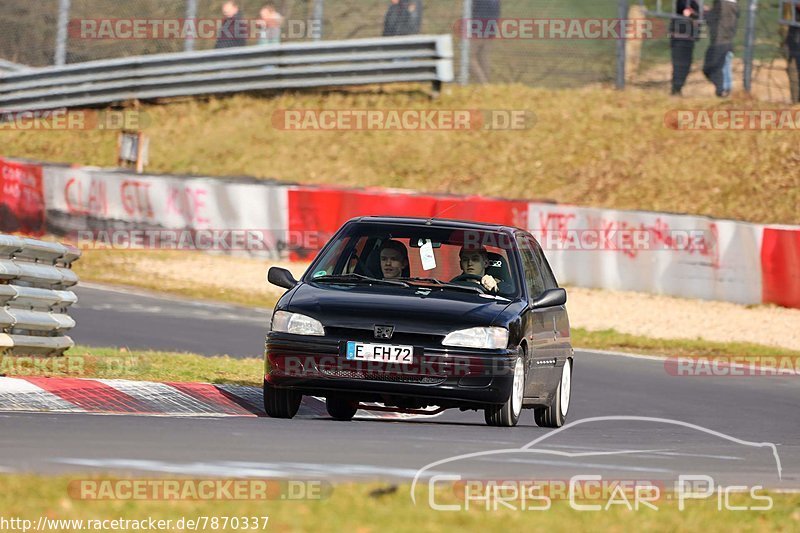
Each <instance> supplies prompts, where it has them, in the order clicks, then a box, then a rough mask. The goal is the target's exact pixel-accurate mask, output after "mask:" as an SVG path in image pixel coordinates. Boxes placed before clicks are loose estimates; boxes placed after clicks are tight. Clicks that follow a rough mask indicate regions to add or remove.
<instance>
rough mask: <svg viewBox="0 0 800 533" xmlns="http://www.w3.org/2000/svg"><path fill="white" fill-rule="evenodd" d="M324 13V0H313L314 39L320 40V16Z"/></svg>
mask: <svg viewBox="0 0 800 533" xmlns="http://www.w3.org/2000/svg"><path fill="white" fill-rule="evenodd" d="M324 15H325V0H314V14H313V15H312V18H313V19H314V22H316V24H317V25H316V26H315V27H314V35H313V40H314V41H321V40H322V17H323V16H324Z"/></svg>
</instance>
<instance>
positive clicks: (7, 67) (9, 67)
mask: <svg viewBox="0 0 800 533" xmlns="http://www.w3.org/2000/svg"><path fill="white" fill-rule="evenodd" d="M28 68H30V67H28V66H26V65H20V64H18V63H12V62H11V61H6V60H5V59H0V75H2V73H3V72H20V71H23V70H27V69H28Z"/></svg>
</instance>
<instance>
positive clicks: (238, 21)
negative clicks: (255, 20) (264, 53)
mask: <svg viewBox="0 0 800 533" xmlns="http://www.w3.org/2000/svg"><path fill="white" fill-rule="evenodd" d="M222 14H223V15H224V16H225V20H223V21H222V27H221V28H220V30H219V35H218V36H217V44H215V45H214V48H235V47H237V46H244V45H246V44H247V37H246V33H247V31H246V28H245V26H244V24H243V22H242V12H241V10H240V9H239V4H237V3H236V2H232V1H231V2H225V4H223V6H222Z"/></svg>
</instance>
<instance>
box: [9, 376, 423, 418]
mask: <svg viewBox="0 0 800 533" xmlns="http://www.w3.org/2000/svg"><path fill="white" fill-rule="evenodd" d="M2 411H26V412H31V411H35V412H49V413H97V414H124V415H150V416H212V417H223V416H246V417H256V416H265V413H264V408H263V396H262V391H261V388H260V387H248V386H244V385H212V384H210V383H156V382H152V381H129V380H124V379H82V378H47V377H0V412H2ZM327 417H328V413H327V411H326V410H325V401H324V400H323V399H320V398H313V397H308V396H306V397H304V398H303V403H302V404H301V406H300V410H299V412H298V413H297V418H327ZM356 417H357V418H371V419H376V418H379V419H390V420H391V419H395V420H409V419H413V418H430V416H425V415H411V414H405V413H386V412H379V411H367V410H363V409H362V410H359V411H358V414H357V415H356Z"/></svg>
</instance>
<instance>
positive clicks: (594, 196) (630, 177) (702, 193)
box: [0, 85, 800, 224]
mask: <svg viewBox="0 0 800 533" xmlns="http://www.w3.org/2000/svg"><path fill="white" fill-rule="evenodd" d="M780 107H781V106H780V105H776V104H765V103H758V102H754V101H751V100H747V99H733V100H726V101H720V100H718V99H690V98H687V99H682V100H681V99H674V98H670V97H669V96H667V95H665V94H661V93H659V92H655V91H644V90H635V89H632V90H628V91H625V92H619V91H614V90H611V89H603V88H583V89H568V90H558V91H556V90H547V89H536V88H531V87H527V86H524V85H490V86H474V87H455V86H451V87H448V88H447V89H446V91H445V93H444V94H443V95H442V97H441V98H440V99H438V100H435V101H431V100H430V99H428V97H427V96H425V95H422V94H419V93H418V92H409V91H408V88H401V89H395V88H391V89H386V90H378V91H376V90H375V89H374V88H371V89H367V90H354V91H349V92H347V91H342V92H335V93H323V92H319V93H315V92H312V93H307V92H306V93H287V94H282V95H280V96H275V97H264V98H259V97H254V96H249V95H239V96H234V97H230V98H211V99H208V100H190V101H182V102H173V103H170V104H169V105H144V106H142V108H141V111H142V112H143V113H145V114H146V117H147V121H148V122H149V126H147V127H146V128H145V131H146V133H147V134H148V135H149V137H150V139H151V142H150V162H151V165H150V167H149V169H148V170H149V171H151V172H166V173H177V174H186V173H192V174H199V175H209V176H226V175H228V176H231V175H234V176H235V175H249V176H255V177H259V178H276V179H278V180H281V181H285V182H297V183H306V184H325V185H337V186H346V187H369V186H384V187H402V188H407V189H415V190H419V191H423V192H435V193H457V194H468V195H470V194H476V193H478V194H483V195H488V196H499V197H506V198H521V199H543V198H548V199H553V200H556V201H558V202H562V203H572V204H577V205H584V206H593V207H605V208H616V209H645V210H653V211H667V212H676V213H693V214H703V215H711V216H716V217H723V218H733V219H739V220H747V221H752V222H779V223H793V224H797V223H800V211H798V209H797V205H798V203H800V173H798V172H797V163H798V161H800V147H798V144H797V141H796V136H797V131H796V130H781V131H686V130H680V131H677V130H675V129H672V128H670V127H668V125H667V124H666V122H668V121H666V117H667V115H668V114H669V113H673V112H675V111H676V110H684V109H689V110H707V111H714V110H718V109H756V108H757V109H778V108H780ZM409 108H412V109H421V110H439V109H483V110H492V109H494V110H511V109H516V110H527V111H531V112H533V113H534V114H535V116H536V121H535V123H532V124H531V125H530V126H529V127H527V128H526V129H517V130H503V131H498V130H494V131H492V130H478V131H385V130H375V129H373V130H366V131H353V130H346V131H342V130H338V131H316V130H315V131H286V130H284V129H281V128H279V127H275V126H274V125H273V124H272V119H273V117H274V116H280V113H281V112H282V111H284V110H287V109H289V110H291V109H299V110H306V109H310V110H339V109H360V110H404V109H409ZM276 113H277V115H276ZM116 142H117V136H116V132H113V131H107V130H89V131H80V132H77V131H0V146H2V155H5V156H17V157H28V158H33V159H39V160H44V161H60V162H66V163H79V164H86V165H100V166H112V165H115V164H116V155H115V152H116Z"/></svg>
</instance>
